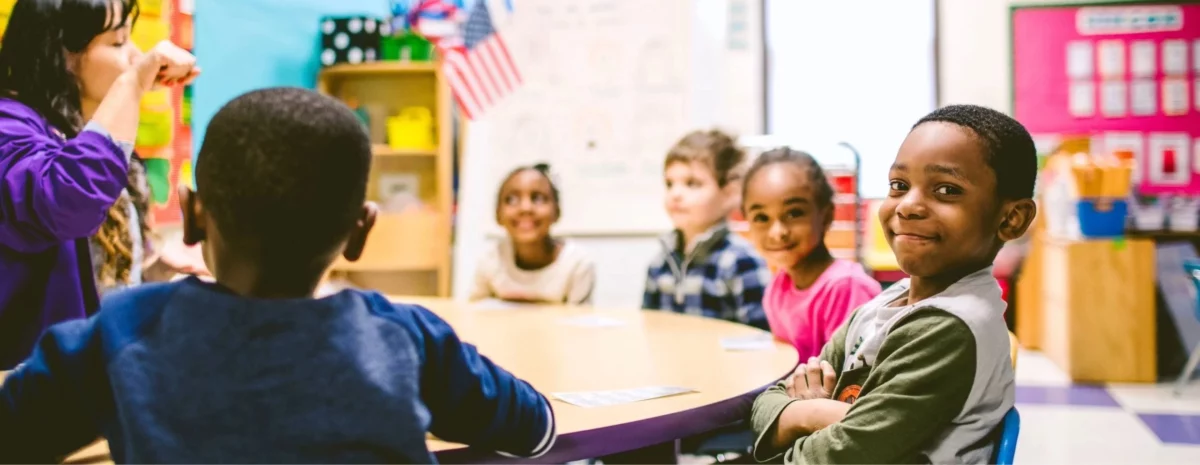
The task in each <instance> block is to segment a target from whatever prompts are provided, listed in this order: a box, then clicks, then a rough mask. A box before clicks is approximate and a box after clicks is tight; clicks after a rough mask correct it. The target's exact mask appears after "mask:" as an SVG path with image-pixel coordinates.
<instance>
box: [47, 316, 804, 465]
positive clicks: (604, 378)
mask: <svg viewBox="0 0 1200 465" xmlns="http://www.w3.org/2000/svg"><path fill="white" fill-rule="evenodd" d="M395 300H397V301H401V302H410V303H417V304H420V305H424V306H426V307H427V308H429V309H431V310H433V311H434V312H435V313H437V314H438V315H439V316H441V317H442V318H445V319H446V321H448V322H449V323H450V325H451V326H453V327H454V329H455V331H456V332H457V333H458V334H459V337H460V338H461V339H462V340H464V341H466V342H469V343H472V344H474V345H476V346H477V347H478V348H479V351H480V353H482V354H483V355H485V356H487V357H488V358H490V359H492V360H493V361H494V362H496V363H497V364H499V365H500V366H502V367H504V368H505V369H507V370H508V371H510V372H512V373H514V374H516V375H517V376H519V377H521V378H522V379H524V380H526V381H528V382H529V383H531V384H532V385H533V386H534V387H535V388H537V389H538V390H539V391H541V392H542V393H544V394H546V397H547V398H550V399H551V403H552V405H553V407H554V412H555V418H556V421H557V428H558V440H557V441H556V442H555V444H554V447H553V448H552V449H551V450H550V452H549V453H547V454H546V455H545V456H543V457H540V458H538V459H537V461H539V462H553V463H564V462H567V461H572V460H579V459H584V458H591V457H599V456H603V455H608V454H614V453H618V452H624V451H628V450H632V449H637V448H641V447H645V446H651V445H655V444H660V443H663V442H667V441H671V440H674V439H679V438H683V437H687V436H693V435H696V434H700V433H704V432H708V431H712V430H714V429H717V428H720V427H722V426H726V425H729V424H731V423H734V422H736V421H739V420H743V419H745V418H747V417H748V416H749V413H750V405H751V404H752V403H753V401H754V397H755V396H756V395H757V394H758V393H759V392H761V391H762V390H763V389H765V388H766V387H768V386H769V385H771V384H772V383H774V382H775V381H776V380H778V379H780V378H782V377H783V376H785V375H787V374H788V373H790V372H791V370H792V369H794V367H795V366H796V364H797V363H798V362H797V355H796V351H795V350H794V349H793V348H792V347H791V346H790V345H787V344H786V343H782V342H778V341H776V342H775V343H774V346H773V347H772V348H771V349H768V350H758V351H741V352H736V351H727V350H725V349H723V348H722V347H721V342H720V341H721V339H722V338H726V337H736V336H749V335H754V334H761V331H760V330H757V329H754V328H751V327H748V326H744V325H739V324H734V323H728V322H725V321H720V320H714V319H709V318H701V317H694V316H686V315H679V314H673V313H667V312H656V311H640V312H639V311H610V310H591V309H580V308H567V307H528V308H520V309H505V310H494V309H481V308H480V307H481V306H479V305H472V304H466V303H462V302H454V301H450V300H445V299H429V298H408V297H404V298H397V299H395ZM584 315H602V316H604V317H608V318H613V319H616V320H620V321H621V322H623V323H624V324H623V325H621V326H614V327H581V326H572V325H569V324H565V320H567V319H569V318H572V317H578V316H584ZM647 386H679V387H686V388H691V389H695V390H696V391H697V392H694V393H689V394H682V395H677V396H672V397H664V398H659V399H653V400H647V401H642V402H636V403H631V404H625V405H617V406H611V407H597V408H583V407H577V406H574V405H571V404H567V403H565V402H562V401H558V400H555V399H553V397H552V396H551V394H552V393H556V392H571V391H598V390H608V389H627V388H638V387H647ZM101 446H102V444H101V445H93V446H92V447H90V448H88V449H85V450H84V451H81V453H80V454H77V455H76V456H74V457H72V459H73V460H70V461H73V462H94V461H95V460H96V459H103V460H107V454H105V453H106V452H107V450H103V449H100V447H101ZM429 449H430V450H431V451H433V452H434V453H436V454H437V457H438V460H439V461H441V462H443V463H480V462H505V461H510V460H508V459H505V458H503V457H500V456H498V455H496V454H494V453H491V452H488V451H478V450H473V449H469V448H466V447H464V446H463V445H461V444H453V443H447V442H442V441H438V440H436V439H430V440H429ZM511 462H529V460H511Z"/></svg>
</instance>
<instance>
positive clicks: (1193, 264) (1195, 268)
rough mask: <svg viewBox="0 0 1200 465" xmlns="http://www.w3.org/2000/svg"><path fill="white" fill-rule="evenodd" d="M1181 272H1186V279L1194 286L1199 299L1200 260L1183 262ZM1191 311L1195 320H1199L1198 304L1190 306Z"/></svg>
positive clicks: (1199, 308) (1199, 307)
mask: <svg viewBox="0 0 1200 465" xmlns="http://www.w3.org/2000/svg"><path fill="white" fill-rule="evenodd" d="M1183 270H1184V271H1186V272H1187V274H1188V277H1189V278H1191V280H1192V285H1194V286H1196V290H1197V291H1198V292H1196V295H1197V296H1198V297H1200V260H1188V261H1186V262H1183ZM1192 311H1193V312H1195V313H1196V319H1197V320H1200V303H1197V304H1196V305H1193V306H1192Z"/></svg>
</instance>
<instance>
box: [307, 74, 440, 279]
mask: <svg viewBox="0 0 1200 465" xmlns="http://www.w3.org/2000/svg"><path fill="white" fill-rule="evenodd" d="M317 90H318V91H320V92H321V93H324V94H327V95H331V96H333V97H336V98H338V99H339V100H342V101H343V102H347V103H348V104H351V106H358V107H360V108H361V109H362V110H361V111H362V112H364V113H366V114H367V115H368V120H369V132H370V134H371V139H372V143H373V144H374V146H373V150H372V152H373V155H374V159H373V161H372V164H371V177H370V180H369V181H368V185H367V198H368V200H372V201H375V202H377V203H379V204H380V209H381V210H380V214H379V218H378V220H377V221H376V223H375V227H374V229H372V231H371V235H370V236H369V237H368V239H367V246H366V249H365V250H364V251H363V255H362V258H360V259H359V260H358V261H356V262H347V261H345V260H339V261H337V262H336V263H334V266H333V273H334V275H336V276H337V277H340V278H343V279H346V280H348V281H350V282H351V283H353V284H355V285H358V286H361V287H366V288H372V289H378V290H380V291H382V292H385V293H389V294H396V295H436V296H443V297H445V296H449V295H450V281H451V241H452V236H453V235H452V234H451V229H452V228H451V224H452V222H453V218H454V205H453V202H454V198H453V196H454V192H453V180H454V178H453V176H454V173H453V170H454V158H453V157H454V150H453V149H454V140H453V137H454V132H453V129H454V128H453V111H452V110H453V109H452V106H451V105H452V103H451V95H450V89H449V86H448V85H447V83H446V81H445V79H444V77H443V76H442V74H441V72H440V71H439V68H438V66H437V65H436V64H435V63H432V62H375V63H364V64H357V65H349V64H345V65H335V66H331V67H328V68H325V69H323V70H322V71H321V73H320V75H319V76H318V78H317ZM405 109H418V111H425V110H427V111H428V114H429V115H431V116H432V121H433V125H434V128H433V132H434V135H433V136H432V137H433V139H434V141H435V143H434V145H433V146H432V147H412V148H403V147H399V148H393V147H391V146H389V145H388V144H387V142H388V141H387V132H388V131H387V118H389V117H392V116H395V115H397V114H399V113H400V112H401V111H404V110H405ZM422 109H423V110H422ZM397 185H399V186H401V187H403V186H409V185H412V186H415V187H414V188H413V189H411V191H410V192H408V193H407V194H406V198H411V200H412V201H405V202H398V203H399V204H401V205H409V206H410V207H396V206H395V205H396V204H397V202H390V201H389V198H386V195H387V192H388V191H389V186H397ZM414 204H415V205H419V206H417V207H411V205H414Z"/></svg>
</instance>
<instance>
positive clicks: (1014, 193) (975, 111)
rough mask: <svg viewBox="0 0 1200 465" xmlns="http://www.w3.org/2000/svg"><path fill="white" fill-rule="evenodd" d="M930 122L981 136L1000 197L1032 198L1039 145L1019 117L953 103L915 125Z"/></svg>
mask: <svg viewBox="0 0 1200 465" xmlns="http://www.w3.org/2000/svg"><path fill="white" fill-rule="evenodd" d="M929 122H945V123H951V124H956V125H958V126H961V127H963V128H966V129H969V130H971V132H973V133H974V134H975V136H976V137H977V138H979V141H980V143H982V144H983V148H984V152H985V153H986V156H987V164H988V166H989V167H991V168H992V171H993V172H994V173H996V193H997V194H998V195H999V197H1000V199H1002V200H1012V199H1029V198H1033V187H1034V183H1035V182H1036V181H1037V148H1036V147H1035V146H1034V144H1033V137H1032V136H1030V135H1029V131H1027V130H1025V126H1022V125H1021V123H1019V122H1017V120H1015V119H1013V118H1012V117H1010V116H1008V115H1006V114H1004V113H1001V112H999V111H996V110H993V109H991V108H986V107H981V106H977V105H950V106H946V107H942V108H939V109H937V110H934V111H933V113H930V114H928V115H926V116H925V117H924V118H921V120H920V121H917V124H914V125H913V129H916V127H917V126H920V125H922V124H925V123H929Z"/></svg>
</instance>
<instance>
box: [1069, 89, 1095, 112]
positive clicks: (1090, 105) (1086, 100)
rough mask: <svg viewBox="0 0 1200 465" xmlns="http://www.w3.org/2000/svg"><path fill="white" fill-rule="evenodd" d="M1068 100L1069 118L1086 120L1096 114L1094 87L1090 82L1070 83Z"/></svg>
mask: <svg viewBox="0 0 1200 465" xmlns="http://www.w3.org/2000/svg"><path fill="white" fill-rule="evenodd" d="M1068 98H1069V102H1068V106H1070V111H1071V116H1074V117H1076V118H1088V117H1091V116H1093V115H1095V114H1096V85H1095V84H1093V83H1092V81H1072V82H1071V90H1070V93H1069V95H1068Z"/></svg>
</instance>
